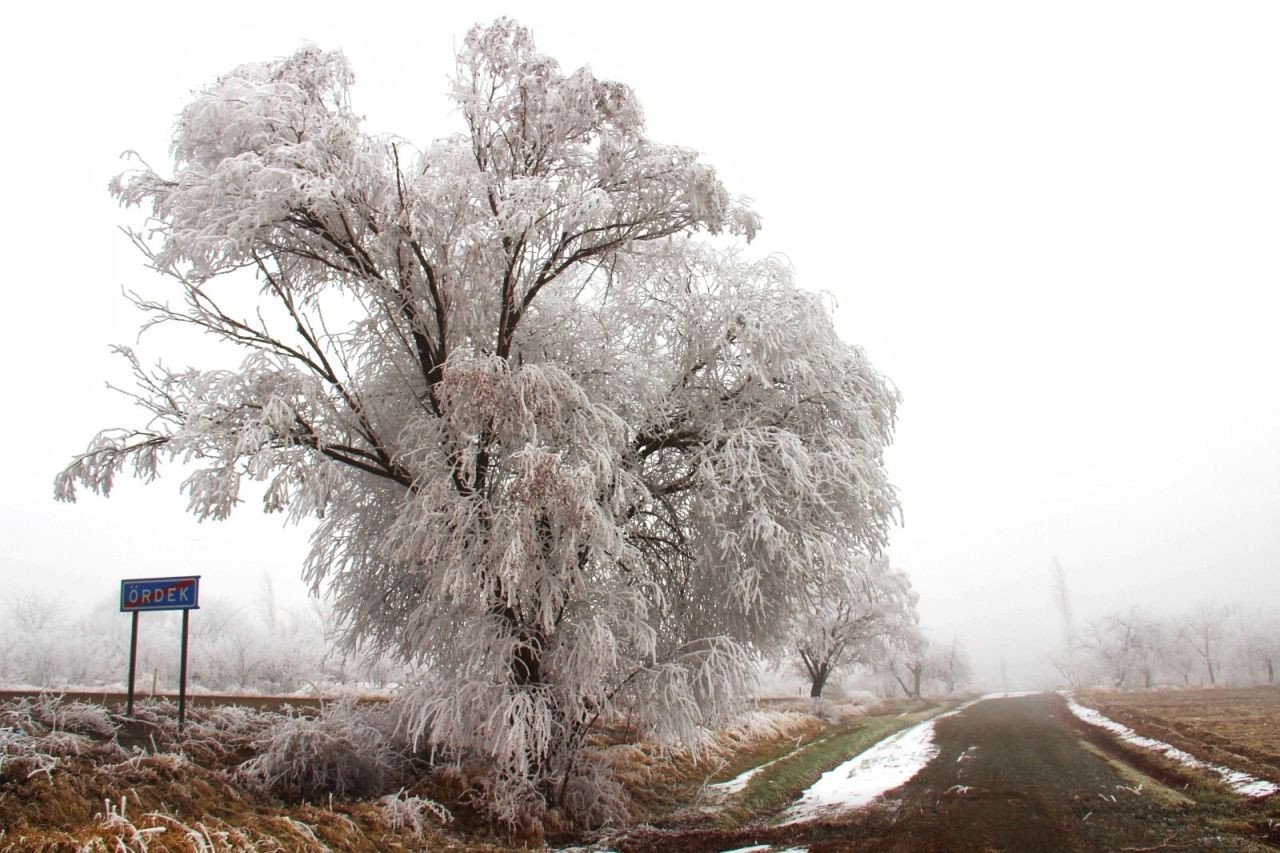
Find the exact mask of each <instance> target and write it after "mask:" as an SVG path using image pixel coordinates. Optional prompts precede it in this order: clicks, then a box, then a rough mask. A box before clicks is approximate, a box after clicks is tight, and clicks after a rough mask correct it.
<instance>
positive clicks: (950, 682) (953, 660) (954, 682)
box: [928, 637, 973, 693]
mask: <svg viewBox="0 0 1280 853" xmlns="http://www.w3.org/2000/svg"><path fill="white" fill-rule="evenodd" d="M928 669H929V670H930V671H932V673H933V676H934V677H935V678H937V679H938V681H939V682H941V683H942V688H943V689H944V690H945V691H946V692H947V693H955V692H956V691H957V690H958V689H960V688H961V687H964V686H965V685H966V684H968V683H969V682H970V681H971V680H972V679H973V671H972V669H971V668H970V666H969V656H968V655H967V654H966V653H965V650H964V646H963V645H961V644H960V641H959V640H958V639H956V638H955V637H952V638H951V642H950V643H947V644H946V645H942V646H935V647H934V648H933V651H932V654H931V661H930V663H929V666H928Z"/></svg>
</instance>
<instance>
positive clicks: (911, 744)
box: [783, 717, 938, 823]
mask: <svg viewBox="0 0 1280 853" xmlns="http://www.w3.org/2000/svg"><path fill="white" fill-rule="evenodd" d="M937 719H938V718H937V717H933V718H931V719H928V720H925V721H924V722H923V723H916V724H915V725H914V726H911V727H910V728H906V729H903V730H902V731H899V732H895V733H894V734H891V735H889V737H887V738H885V739H884V740H882V741H880V742H879V743H877V744H875V745H874V746H872V747H870V748H869V749H867V750H866V751H864V752H862V753H859V754H858V755H855V756H854V757H853V758H851V759H849V760H848V761H846V762H845V763H844V764H841V765H840V766H838V767H836V768H835V769H834V770H828V771H827V772H826V773H824V774H822V778H820V779H819V780H818V781H817V782H814V783H813V785H812V786H811V787H810V788H809V789H808V790H807V791H805V792H804V793H803V794H801V795H800V799H798V800H796V801H795V803H794V804H792V806H791V808H789V809H787V811H786V812H785V813H784V815H783V816H784V817H785V818H786V820H784V821H783V823H799V822H800V821H805V820H813V819H814V818H816V817H819V816H820V815H823V814H825V813H829V812H832V811H847V810H848V809H853V808H857V807H858V806H862V805H866V804H867V803H869V802H871V801H872V800H874V799H875V798H876V797H878V796H880V795H881V794H883V793H884V792H885V791H889V790H892V789H893V788H896V787H898V786H899V785H904V784H906V783H907V782H908V781H909V780H910V779H911V778H912V777H913V776H915V775H916V774H917V773H919V772H920V771H921V770H923V769H924V767H925V765H927V764H928V763H929V762H930V761H932V760H933V759H934V757H935V756H936V755H937V754H938V747H937V746H935V745H934V743H933V724H934V722H935V721H936V720H937Z"/></svg>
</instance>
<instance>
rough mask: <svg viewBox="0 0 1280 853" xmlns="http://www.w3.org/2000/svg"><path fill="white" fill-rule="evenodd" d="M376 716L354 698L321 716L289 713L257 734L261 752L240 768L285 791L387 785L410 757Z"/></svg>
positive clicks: (313, 793) (340, 791) (346, 792)
mask: <svg viewBox="0 0 1280 853" xmlns="http://www.w3.org/2000/svg"><path fill="white" fill-rule="evenodd" d="M376 721H377V712H372V713H371V712H370V710H369V709H367V708H363V707H361V706H360V705H358V704H356V703H355V702H354V701H353V700H350V699H344V700H341V701H339V702H335V703H333V704H332V705H329V706H328V707H327V708H325V709H324V710H323V711H322V712H321V713H320V714H319V715H316V716H304V715H296V716H290V717H286V718H284V719H282V720H281V721H280V722H278V723H276V724H275V725H273V726H271V727H270V728H267V729H265V730H264V731H263V732H262V733H261V734H260V735H259V736H258V737H257V738H256V739H255V740H254V742H253V746H254V748H255V749H256V750H257V751H258V753H259V754H258V755H257V756H256V757H255V758H252V759H250V760H249V761H246V762H245V763H244V764H242V765H241V766H240V772H241V774H242V776H243V777H244V778H246V779H249V780H253V781H257V782H260V783H262V784H264V785H266V786H267V787H268V788H269V789H271V790H272V791H273V792H275V793H277V794H279V795H281V796H284V797H304V798H305V797H317V796H321V795H323V794H336V795H338V796H361V795H367V794H372V793H377V792H378V791H383V790H386V789H387V788H388V787H389V786H390V785H392V784H394V782H395V781H396V780H398V779H399V778H400V776H401V774H402V773H403V771H404V769H405V766H406V760H405V756H404V753H403V751H402V750H400V749H398V748H397V745H396V743H395V742H394V741H393V740H392V739H391V738H390V737H388V735H387V733H386V732H385V731H384V730H383V729H382V728H380V727H379V726H378V725H376V724H375V722H376Z"/></svg>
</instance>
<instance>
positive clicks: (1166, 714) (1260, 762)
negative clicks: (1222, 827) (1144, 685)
mask: <svg viewBox="0 0 1280 853" xmlns="http://www.w3.org/2000/svg"><path fill="white" fill-rule="evenodd" d="M1080 698H1081V699H1082V700H1083V701H1084V702H1085V704H1087V705H1090V706H1092V707H1094V708H1097V709H1098V710H1099V711H1101V712H1102V713H1104V714H1106V715H1107V716H1108V717H1110V718H1111V719H1113V720H1115V721H1116V722H1119V723H1124V724H1125V725H1126V726H1129V727H1130V728H1132V729H1134V730H1135V731H1137V732H1138V733H1139V734H1143V735H1147V736H1148V737H1154V738H1158V739H1160V740H1163V741H1167V742H1168V743H1170V744H1172V745H1174V746H1176V747H1178V748H1180V749H1184V750H1186V751H1187V752H1189V753H1191V754H1192V755H1195V756H1197V757H1198V758H1202V759H1207V760H1209V761H1215V762H1218V763H1221V764H1226V765H1228V766H1230V767H1233V768H1235V769H1238V770H1243V771H1245V772H1247V773H1251V774H1253V775H1254V776H1258V777H1261V778H1264V779H1269V780H1271V781H1273V782H1280V687H1241V688H1232V687H1219V688H1206V689H1185V690H1148V691H1104V690H1093V691H1088V692H1085V693H1082V694H1081V695H1080Z"/></svg>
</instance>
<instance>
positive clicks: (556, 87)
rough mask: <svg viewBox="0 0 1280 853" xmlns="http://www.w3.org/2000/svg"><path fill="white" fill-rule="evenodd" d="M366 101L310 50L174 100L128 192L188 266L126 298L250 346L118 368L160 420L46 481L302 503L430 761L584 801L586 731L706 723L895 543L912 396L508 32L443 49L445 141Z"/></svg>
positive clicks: (682, 171) (327, 566)
mask: <svg viewBox="0 0 1280 853" xmlns="http://www.w3.org/2000/svg"><path fill="white" fill-rule="evenodd" d="M350 82H351V73H350V70H349V69H348V67H347V65H346V62H345V60H344V59H343V57H342V56H341V55H340V54H336V53H327V52H323V51H319V50H316V49H314V48H307V49H304V50H302V51H300V52H298V53H297V54H295V55H293V56H291V57H289V58H287V59H283V60H279V61H275V62H267V63H259V64H255V65H247V66H242V67H240V68H238V69H236V70H235V71H232V72H231V73H230V74H228V75H226V76H225V77H223V78H221V79H220V80H218V81H217V82H216V83H214V84H213V85H212V86H210V87H208V88H207V89H205V90H203V91H202V92H201V93H200V94H199V95H198V96H197V98H196V100H195V101H194V102H193V103H192V104H191V105H190V106H188V107H187V108H186V109H185V110H184V111H183V113H182V116H181V118H180V120H179V123H178V126H177V132H176V136H175V139H174V142H173V147H172V151H173V155H174V162H173V172H172V174H171V175H166V176H161V175H160V174H158V173H156V172H154V171H153V170H151V169H150V168H147V167H145V166H144V167H142V168H141V169H140V170H138V171H135V172H132V173H130V174H127V175H124V176H122V177H121V178H119V179H118V180H117V181H116V182H115V183H114V184H113V188H114V192H115V193H116V195H117V197H118V198H119V199H120V200H121V201H122V202H124V203H126V204H128V205H137V206H140V207H142V208H143V209H145V210H146V211H147V213H148V214H149V216H150V218H149V220H148V221H147V224H146V227H145V229H143V230H142V231H139V232H138V233H136V234H135V235H134V240H135V242H136V243H137V244H138V246H139V248H140V249H141V250H142V252H143V253H144V255H145V257H146V258H147V260H148V262H149V264H150V265H151V266H152V267H153V268H154V269H155V270H157V271H159V272H160V273H162V274H163V275H164V276H166V277H167V278H168V279H169V280H170V281H171V282H172V285H171V289H170V291H169V295H168V296H167V297H166V299H165V300H157V301H153V300H149V299H145V298H143V297H134V301H135V303H136V304H137V305H138V306H139V307H140V308H141V309H143V310H144V311H145V312H147V314H148V315H149V318H150V319H149V320H148V323H149V324H150V323H156V322H168V323H178V324H185V325H190V326H193V327H195V328H196V329H197V330H199V331H202V332H205V333H208V334H211V335H213V336H215V337H217V338H219V339H221V340H223V341H225V342H226V343H227V344H229V345H232V346H235V347H238V348H241V349H242V350H244V351H245V352H246V353H247V355H246V357H245V359H244V361H243V363H242V365H241V367H240V368H239V369H238V370H231V371H226V370H223V371H204V370H198V369H194V368H192V369H187V370H183V371H175V370H171V369H168V368H164V367H160V366H157V367H155V368H143V367H142V366H141V365H140V363H139V362H138V360H137V359H136V358H134V356H133V355H132V354H131V353H125V356H126V358H127V359H128V360H129V362H130V364H131V367H132V370H133V373H134V377H135V380H136V382H135V384H136V390H135V391H134V392H132V393H133V394H134V396H135V399H136V400H137V402H138V403H139V404H140V405H141V406H142V407H143V408H144V410H145V411H146V412H147V413H148V416H149V419H148V421H147V423H146V425H145V427H144V428H143V429H141V430H137V431H124V432H119V433H104V434H102V435H100V436H99V438H98V439H97V440H96V441H95V442H94V443H93V444H92V445H91V446H90V448H89V450H88V451H87V452H86V453H85V454H83V455H82V456H80V457H78V458H77V459H76V460H75V461H73V463H72V464H71V465H70V466H69V467H68V468H67V469H66V471H64V472H63V474H62V475H61V476H60V477H59V479H58V483H57V494H58V496H59V497H61V498H63V499H68V500H71V499H74V497H75V491H76V487H77V486H80V485H82V486H85V487H88V488H90V489H92V490H94V491H98V492H100V493H103V494H105V493H107V492H109V490H110V488H111V484H112V478H113V477H114V476H115V474H117V473H119V472H120V471H121V470H123V469H124V468H125V466H126V465H130V464H131V465H132V466H133V468H132V470H133V472H134V473H135V474H138V475H139V476H142V477H144V478H148V479H149V478H150V477H152V476H153V475H154V473H155V470H156V466H157V465H158V464H159V462H161V461H164V460H168V459H178V460H182V461H186V462H190V463H193V464H195V465H196V466H197V468H196V470H195V472H194V473H193V474H192V475H191V476H190V477H189V478H188V480H187V481H186V483H185V484H184V489H185V491H186V493H187V495H188V498H189V502H190V509H191V511H192V512H193V513H195V514H196V515H197V516H199V517H201V518H206V517H207V518H222V517H225V516H226V515H227V514H228V513H229V512H230V511H231V510H232V509H233V508H234V507H235V506H236V505H237V503H238V502H239V501H240V500H241V497H240V494H241V493H240V486H241V484H242V482H243V480H244V479H245V478H246V477H248V478H250V479H252V480H258V481H261V482H262V483H263V484H265V505H264V509H266V510H267V511H280V512H286V513H289V515H290V517H292V518H294V519H299V518H302V517H307V516H315V517H318V518H319V519H320V521H319V525H318V527H317V530H316V533H315V536H314V539H313V544H312V550H311V554H310V557H309V559H308V562H307V567H306V574H307V577H308V578H309V579H310V581H311V582H312V583H313V584H314V585H315V586H316V587H317V588H325V589H327V590H328V592H329V593H330V594H331V595H332V596H333V598H334V602H335V609H336V613H337V615H338V616H340V617H341V618H342V619H343V620H344V622H345V625H346V628H347V633H346V639H347V642H348V644H349V646H351V647H352V648H355V649H363V650H365V651H368V652H371V653H392V654H395V655H398V656H399V657H401V658H402V659H404V660H407V661H412V662H415V663H419V664H422V665H423V666H422V671H423V672H425V673H426V675H425V676H424V677H423V679H422V682H421V683H420V684H417V685H415V686H414V687H413V688H412V689H411V690H410V691H409V694H408V696H407V699H408V703H407V705H406V708H407V712H406V723H407V725H408V726H409V728H410V733H411V734H412V735H413V736H414V737H415V738H416V739H417V741H418V743H419V744H420V745H423V746H427V745H430V746H431V747H433V748H439V749H442V750H443V751H444V753H446V754H449V755H455V756H463V755H466V756H471V757H477V756H479V757H482V758H484V759H486V760H487V761H488V762H489V763H490V765H491V767H492V768H493V770H494V773H495V774H496V777H495V778H497V779H498V780H499V781H498V784H497V785H496V786H495V787H494V791H495V794H494V801H493V808H494V811H495V814H497V815H498V816H499V817H501V818H503V819H506V820H515V819H516V818H517V817H519V816H520V815H521V814H523V813H526V812H527V811H528V809H529V808H531V807H532V808H534V809H535V811H536V809H538V808H542V807H545V806H546V805H548V804H551V805H564V804H565V802H566V798H571V799H574V800H575V802H578V805H577V806H575V808H577V809H578V810H579V812H580V813H582V814H586V813H589V812H592V809H591V808H590V807H589V804H587V803H586V802H585V799H584V796H585V795H583V794H582V791H584V790H604V789H605V788H607V786H604V785H603V784H599V785H597V784H596V783H592V784H591V785H590V786H587V787H585V788H584V787H583V785H581V784H578V783H576V782H573V781H572V780H575V779H578V780H581V779H585V778H588V776H590V773H588V772H587V769H584V768H582V767H579V766H577V764H578V762H579V760H580V756H581V755H582V748H583V746H584V744H585V743H586V737H587V733H588V731H589V730H590V728H591V726H592V725H593V724H594V723H595V722H596V721H597V720H598V719H599V718H601V717H602V716H606V717H607V716H609V715H612V714H615V713H617V712H618V710H619V709H620V708H626V709H628V712H629V713H632V714H633V715H634V718H635V719H636V720H638V721H640V722H642V723H647V724H648V725H649V726H650V727H651V729H650V731H651V733H652V734H654V735H656V736H658V737H660V738H666V739H688V738H690V737H693V736H695V735H696V733H697V732H698V730H699V729H698V727H699V725H700V724H703V723H705V722H707V721H708V719H711V718H714V717H715V716H716V715H717V714H722V713H724V712H726V711H727V709H728V708H729V707H730V706H731V705H732V703H733V700H734V698H735V697H736V696H737V695H739V691H740V688H741V687H742V685H743V683H744V682H745V681H746V680H747V678H748V673H749V672H750V669H751V667H750V666H749V657H750V655H751V654H752V653H753V652H754V651H755V650H759V649H765V648H770V647H772V646H774V645H776V644H777V643H778V642H779V641H780V640H781V639H782V636H783V634H784V632H785V631H786V628H787V626H788V625H789V624H790V618H791V616H792V614H793V613H794V612H795V611H796V609H797V608H800V607H803V606H804V605H805V604H806V603H808V602H809V601H810V600H811V598H812V597H813V595H814V594H815V591H816V590H818V589H820V588H821V587H822V584H823V583H824V582H825V579H826V578H828V576H830V575H831V574H832V573H833V572H836V571H837V570H838V569H839V568H840V567H841V566H843V565H844V561H845V560H846V558H847V555H848V554H849V553H851V552H856V553H875V552H877V551H878V550H880V548H881V547H882V546H883V545H884V543H885V541H886V537H887V535H888V528H889V525H890V522H891V518H892V516H893V514H894V512H895V510H896V500H895V496H894V492H893V489H892V487H891V486H890V485H889V483H888V482H887V480H886V478H885V474H884V470H883V460H882V451H883V448H884V447H885V445H886V444H887V443H888V441H889V440H890V437H891V431H892V427H893V418H894V410H895V406H896V401H897V395H896V392H895V391H894V390H893V389H892V387H891V386H890V385H889V384H888V383H887V382H886V381H885V380H884V379H883V378H882V377H880V376H879V375H878V374H877V373H876V372H875V370H874V369H873V368H872V367H871V366H870V364H869V363H868V361H867V359H866V358H865V356H864V355H863V353H862V352H861V351H860V350H858V349H857V348H855V347H851V346H848V345H846V344H844V343H843V342H841V341H840V340H839V338H838V337H837V336H836V334H835V332H834V329H833V328H832V323H831V319H830V313H829V310H828V309H827V307H826V305H825V304H824V303H823V301H822V300H821V299H820V298H819V297H817V296H814V295H813V294H810V293H806V292H803V291H800V290H798V289H797V288H796V287H795V285H794V284H793V282H792V279H791V272H790V270H789V269H788V268H787V267H786V266H785V265H783V264H781V263H779V262H778V261H776V260H772V259H766V260H750V259H747V258H745V257H744V256H742V255H740V254H739V253H738V252H737V251H735V250H733V249H726V248H723V246H724V245H725V241H724V240H723V239H722V240H721V241H720V242H719V244H718V245H719V246H720V248H714V247H712V246H711V245H709V244H708V243H706V242H704V241H701V240H700V239H699V238H698V236H697V235H698V233H699V232H706V233H710V234H732V235H739V236H744V237H746V238H748V239H749V238H750V237H751V236H752V234H753V233H754V231H755V229H756V228H757V227H758V224H759V222H758V218H757V217H756V215H755V213H754V212H753V211H751V210H750V209H749V208H748V207H746V206H745V205H743V204H742V203H740V202H738V201H736V200H734V198H733V197H731V196H730V195H729V193H728V192H727V191H726V190H725V188H724V187H723V186H722V185H721V184H720V182H719V181H718V180H717V179H716V176H715V173H714V171H713V170H712V169H711V167H709V166H707V165H706V164H704V163H701V162H699V161H698V158H697V156H696V154H695V153H694V152H691V151H689V150H687V149H684V148H679V147H675V146H670V145H665V144H661V143H658V142H655V141H653V140H650V139H648V138H647V137H646V136H645V135H644V127H643V121H642V114H641V111H640V108H639V106H638V104H637V103H636V101H635V98H634V96H633V95H632V93H631V91H630V90H629V89H628V88H626V87H625V86H622V85H620V84H617V83H609V82H605V81H600V80H597V79H596V78H595V77H594V76H593V75H592V74H591V72H590V71H588V70H585V69H583V70H579V71H576V72H574V73H571V74H565V73H563V72H562V71H561V70H560V68H559V66H558V65H557V64H556V62H555V61H554V60H552V59H550V58H548V57H545V56H542V55H540V54H538V53H537V52H536V50H535V49H534V46H533V43H532V40H531V39H530V37H529V34H528V32H527V31H525V30H523V29H521V28H519V27H517V26H516V25H515V24H513V23H511V22H509V21H498V22H497V23H495V24H494V25H493V26H491V27H488V28H477V29H475V30H473V31H472V32H471V33H470V34H469V35H468V36H467V38H466V40H465V41H464V43H463V46H462V50H461V52H460V54H459V56H458V64H457V72H456V76H455V78H454V89H453V98H454V101H455V103H456V104H457V105H458V106H459V108H460V112H461V115H462V118H463V122H464V125H465V129H464V132H463V133H462V134H460V135H458V136H453V137H448V138H445V139H441V140H438V141H436V142H435V143H433V144H431V145H430V146H428V147H427V148H426V149H424V150H415V149H414V148H412V147H411V146H410V145H409V144H408V143H405V142H404V141H402V140H399V139H396V138H390V137H387V138H380V137H373V136H370V135H368V134H365V133H364V132H363V131H362V130H361V129H360V124H359V121H358V119H357V118H356V115H355V114H354V113H353V112H352V110H351V106H350V100H349V97H348V86H349V84H350ZM250 278H253V279H255V280H256V284H255V285H249V280H250ZM168 300H172V301H168ZM246 305H247V307H246ZM571 794H572V797H571V796H570V795H571Z"/></svg>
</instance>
